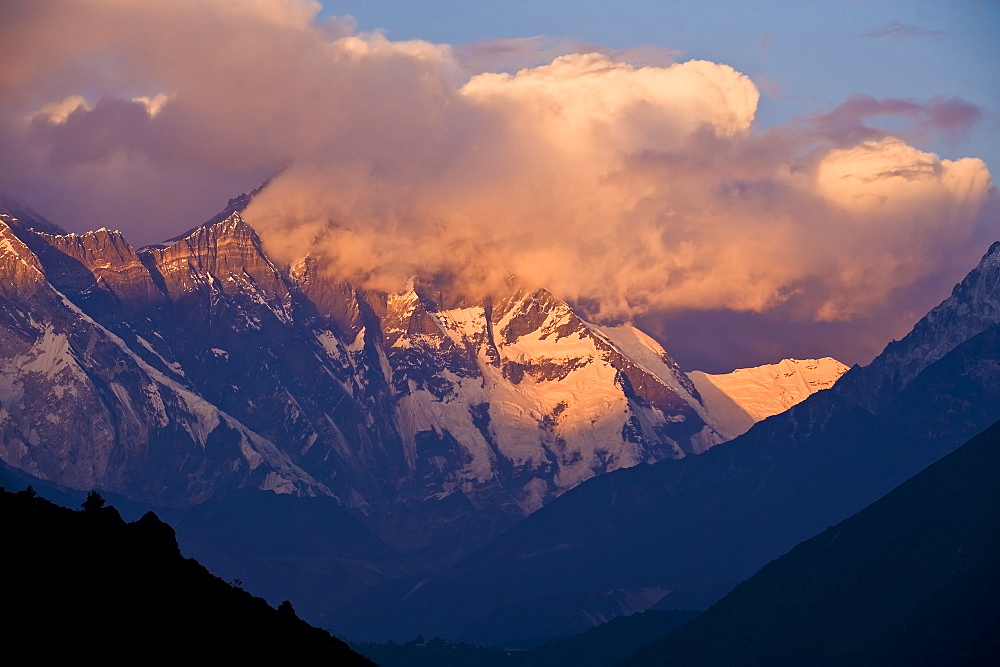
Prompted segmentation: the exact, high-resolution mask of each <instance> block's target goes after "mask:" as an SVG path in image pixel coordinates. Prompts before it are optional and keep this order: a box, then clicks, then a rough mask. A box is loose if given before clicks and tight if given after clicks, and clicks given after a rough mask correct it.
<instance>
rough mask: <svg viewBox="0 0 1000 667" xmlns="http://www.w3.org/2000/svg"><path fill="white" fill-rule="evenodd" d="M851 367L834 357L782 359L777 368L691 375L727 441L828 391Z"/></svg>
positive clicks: (773, 365)
mask: <svg viewBox="0 0 1000 667" xmlns="http://www.w3.org/2000/svg"><path fill="white" fill-rule="evenodd" d="M847 370H848V367H847V366H846V365H845V364H842V363H841V362H839V361H837V360H836V359H834V358H832V357H823V358H821V359H782V360H781V361H779V362H778V363H776V364H765V365H763V366H756V367H754V368H737V369H736V370H734V371H732V372H731V373H724V374H719V375H712V374H709V373H703V372H701V371H692V372H691V373H688V375H689V376H690V378H691V380H692V381H693V382H694V384H695V386H696V387H697V388H698V391H699V393H700V394H701V396H702V398H703V399H704V402H705V407H706V408H708V411H709V413H710V414H711V415H712V416H713V418H714V419H715V420H716V424H715V426H716V428H717V430H719V432H720V433H722V434H723V435H725V436H726V437H728V438H735V437H736V436H738V435H740V434H742V433H744V432H746V431H747V430H749V429H750V427H751V426H753V425H754V424H755V423H757V422H759V421H761V420H763V419H766V418H767V417H770V416H772V415H776V414H778V413H781V412H784V411H785V410H787V409H788V408H790V407H792V406H793V405H796V404H798V403H801V402H802V401H804V400H805V399H806V398H808V397H809V396H811V395H812V394H814V393H816V392H817V391H820V390H822V389H829V388H830V387H832V386H833V385H834V383H835V382H836V381H837V380H839V379H840V376H841V375H843V374H844V373H846V372H847Z"/></svg>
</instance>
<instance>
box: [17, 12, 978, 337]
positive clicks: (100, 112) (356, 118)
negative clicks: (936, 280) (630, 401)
mask: <svg viewBox="0 0 1000 667" xmlns="http://www.w3.org/2000/svg"><path fill="white" fill-rule="evenodd" d="M37 7H38V8H36V4H35V3H31V7H27V8H26V7H18V8H15V9H14V10H11V11H10V12H9V15H8V16H6V17H5V18H6V19H9V20H7V21H5V22H4V23H3V27H2V28H0V31H2V32H3V34H2V35H0V38H2V39H3V40H4V41H3V43H5V44H10V45H11V47H16V48H8V50H7V51H6V52H5V59H4V60H3V62H2V63H0V93H2V96H0V151H3V153H4V154H5V155H7V156H11V159H9V160H7V161H6V162H7V164H6V165H0V189H4V190H7V191H8V192H11V190H15V192H12V194H15V195H18V196H23V197H25V198H27V199H28V200H29V201H32V202H34V201H37V197H43V198H44V201H45V202H46V205H48V206H50V208H52V207H54V208H56V209H57V212H58V209H59V207H62V209H61V210H62V211H67V212H69V213H70V214H73V215H76V216H77V218H78V219H83V221H84V222H86V223H87V224H90V220H89V219H87V216H88V215H89V216H91V217H92V218H108V217H112V218H115V219H117V220H122V221H124V223H123V224H128V225H131V226H130V227H128V229H127V232H128V233H129V234H130V237H132V236H133V235H134V236H139V237H140V238H141V237H143V236H145V239H143V240H146V241H155V240H160V239H162V238H165V237H167V236H169V235H171V234H172V233H175V232H176V231H179V230H180V229H183V228H185V227H188V226H190V224H191V223H192V222H193V221H192V220H191V218H190V216H192V215H196V214H195V213H192V211H194V210H195V209H197V210H202V209H205V213H204V215H202V219H204V218H207V217H208V216H209V215H210V214H211V213H212V212H213V209H214V208H218V202H220V201H224V200H225V199H226V198H227V197H228V196H230V195H232V194H233V193H234V191H237V190H246V189H249V188H250V187H253V186H254V185H256V184H257V183H258V182H260V181H262V180H263V179H264V178H265V177H266V176H268V175H271V174H272V173H275V172H277V171H279V170H282V169H283V171H281V173H280V175H278V176H277V177H275V178H274V179H273V181H272V182H271V184H270V185H269V186H268V187H267V188H266V189H265V190H264V191H263V192H262V193H261V194H260V195H259V196H258V197H257V198H256V199H255V201H254V202H253V204H252V205H251V207H250V208H249V209H248V211H247V213H246V217H247V218H248V220H250V222H252V223H253V224H254V225H255V226H256V227H257V228H258V230H259V231H260V232H261V234H262V236H263V238H264V241H265V243H266V244H267V246H268V248H269V249H270V250H271V251H272V252H274V253H275V254H276V255H277V256H278V257H279V258H280V259H281V260H282V261H286V262H289V263H292V262H295V261H297V260H299V259H301V258H302V257H303V256H304V255H306V254H311V255H313V256H316V257H318V258H319V259H320V261H321V262H322V263H323V266H324V267H325V270H327V271H328V272H330V274H331V275H332V276H334V277H336V278H339V279H343V280H350V281H353V282H356V283H358V284H361V285H364V286H367V287H371V288H377V289H383V290H392V289H399V288H401V287H402V286H403V285H405V284H406V282H407V280H408V279H409V278H410V277H411V276H413V275H422V276H437V277H438V278H439V279H441V280H451V283H452V286H453V289H454V290H456V291H457V292H460V293H465V294H466V295H468V296H470V297H476V296H481V295H483V294H486V293H489V292H490V291H494V290H497V289H502V287H503V285H505V280H506V279H507V278H508V277H509V276H510V275H511V274H513V275H516V276H518V278H519V279H520V280H523V281H525V282H527V283H530V284H534V285H544V286H546V287H548V288H550V289H552V290H553V291H555V292H556V293H557V294H559V295H560V296H562V297H564V298H567V299H570V300H573V301H574V302H576V303H577V304H579V305H581V307H583V308H585V309H586V310H587V311H588V313H589V314H590V316H592V317H594V318H599V319H609V320H610V319H623V318H631V317H636V316H640V315H642V314H644V313H651V312H663V311H682V310H685V311H687V310H692V309H695V310H698V309H713V310H716V311H718V310H720V309H721V310H726V309H728V310H738V311H747V312H762V311H767V310H769V309H774V308H777V307H779V306H780V307H781V308H782V309H784V311H785V312H789V313H796V314H797V316H798V317H801V318H805V319H819V320H838V319H844V318H851V317H857V316H859V315H860V314H863V313H865V312H869V311H871V309H873V308H875V307H881V306H884V305H885V304H886V302H887V301H888V300H889V299H890V298H892V297H893V295H894V294H897V293H898V290H900V289H903V288H906V287H907V286H908V285H914V284H918V283H919V282H920V281H921V280H924V279H925V278H926V276H928V275H931V274H933V273H934V272H935V271H937V270H939V269H940V268H941V266H942V265H943V263H944V262H950V261H953V258H954V257H955V256H959V255H960V256H962V257H971V256H972V255H973V254H974V253H975V252H977V251H978V248H974V243H973V241H974V240H975V230H976V229H977V225H978V224H980V221H981V217H980V216H981V213H980V212H981V211H982V209H983V206H984V204H985V202H986V201H987V199H988V197H989V192H990V188H991V184H990V177H989V174H988V172H987V170H986V167H985V165H984V164H983V163H982V162H981V161H979V160H976V159H972V158H968V159H962V160H953V161H952V160H945V159H941V158H939V157H938V156H936V155H933V154H930V153H926V152H923V151H920V150H918V149H917V148H915V147H913V146H912V145H911V144H910V143H907V141H912V140H913V139H912V138H911V137H910V135H905V133H904V135H905V136H904V138H898V137H897V136H894V134H893V133H890V132H887V131H886V130H885V129H880V127H879V126H878V123H880V122H881V121H883V120H886V119H888V120H897V121H898V120H900V119H902V120H903V121H905V122H907V123H909V124H910V125H909V129H910V134H912V135H913V136H919V134H920V132H923V131H927V132H944V133H946V134H949V135H960V134H961V133H962V132H964V131H965V130H966V129H967V128H968V127H970V126H971V125H972V124H973V123H975V122H977V120H978V119H979V118H980V116H981V112H979V110H978V109H977V108H976V107H974V106H972V105H970V104H968V103H966V102H963V101H961V100H957V99H954V98H948V99H932V100H929V101H926V102H916V101H909V100H894V99H883V100H879V99H875V98H870V97H861V96H858V97H853V98H850V99H849V100H847V101H846V102H845V103H844V104H843V105H841V106H840V107H838V108H837V109H835V110H834V111H833V112H830V113H829V114H825V115H820V116H814V117H812V118H807V119H803V120H801V121H798V122H796V123H793V124H789V125H786V126H782V127H777V128H773V129H771V130H769V131H767V132H758V131H755V129H754V119H755V116H756V111H757V103H758V98H759V92H758V88H757V86H756V85H755V84H754V83H753V82H752V81H751V80H750V79H749V78H748V77H746V76H744V75H743V74H741V73H739V72H737V71H735V70H733V69H732V68H731V67H728V66H727V65H724V64H717V63H711V62H705V61H687V62H674V61H673V60H674V57H673V54H669V53H668V54H663V53H660V54H658V55H657V54H652V55H650V54H646V56H647V57H644V58H640V59H639V60H644V61H645V62H646V64H642V63H639V62H636V59H635V58H636V56H637V54H635V53H632V54H628V53H622V52H610V51H603V52H602V50H590V51H589V52H574V53H563V51H565V50H566V49H567V43H565V42H559V41H558V40H556V41H555V42H553V41H551V40H546V39H541V38H539V39H534V40H520V41H506V42H490V43H483V44H479V45H466V46H464V47H459V48H453V47H451V46H448V45H441V44H430V43H427V42H422V41H407V42H393V41H390V40H388V39H386V38H385V37H384V36H383V35H381V34H378V33H370V34H361V33H357V32H356V31H355V30H354V28H353V25H352V24H351V23H350V22H349V21H341V20H332V21H326V22H318V21H317V19H316V15H317V14H316V13H317V10H318V5H317V4H316V3H313V2H299V1H297V0H283V1H278V0H255V1H249V0H247V1H245V2H223V1H222V0H197V1H195V0H175V1H173V2H146V3H132V2H123V1H121V0H92V1H90V2H87V3H82V2H72V1H68V0H67V1H65V2H57V1H56V0H42V1H40V2H39V3H37ZM580 50H581V51H585V50H584V49H580ZM489 64H491V65H493V66H494V67H492V68H491V69H493V70H494V71H485V70H484V69H483V68H485V67H486V66H487V65H489ZM88 100H89V102H88ZM904 139H905V140H904ZM15 165H16V166H15ZM238 183H242V185H236V184H238ZM213 202H214V203H213ZM37 207H38V208H42V209H43V212H49V211H46V210H45V209H44V206H43V205H41V204H39V205H38V206H37ZM199 207H200V208H199ZM206 207H207V208H206ZM137 208H138V209H141V210H142V215H135V211H136V209H137ZM57 217H58V216H57ZM59 221H60V222H65V219H64V218H60V219H59ZM100 224H107V221H106V220H101V221H99V223H98V225H95V226H99V225H100ZM144 224H145V225H152V226H151V227H143V226H142V225H144ZM171 226H172V227H171ZM168 227H170V229H167V228H168ZM157 232H162V233H160V234H159V235H158V236H155V237H154V236H153V235H154V234H156V233H157ZM970 263H971V262H970Z"/></svg>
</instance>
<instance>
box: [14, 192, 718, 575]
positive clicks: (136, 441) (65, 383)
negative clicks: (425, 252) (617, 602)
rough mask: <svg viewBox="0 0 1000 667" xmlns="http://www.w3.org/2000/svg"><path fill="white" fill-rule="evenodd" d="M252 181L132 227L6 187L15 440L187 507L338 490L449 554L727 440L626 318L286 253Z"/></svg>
mask: <svg viewBox="0 0 1000 667" xmlns="http://www.w3.org/2000/svg"><path fill="white" fill-rule="evenodd" d="M240 204H241V202H240V201H238V200H234V202H231V206H230V207H229V209H227V211H226V212H224V214H223V215H220V216H216V217H215V218H213V219H212V220H211V221H209V222H208V223H206V224H205V225H203V226H201V227H198V228H195V229H193V230H192V231H191V232H189V233H188V234H186V235H185V236H184V237H182V238H180V239H177V240H175V241H174V242H172V243H170V244H168V245H164V246H156V247H149V248H143V249H138V250H137V249H135V248H133V247H132V246H130V245H129V244H128V243H127V241H126V240H125V239H124V238H123V237H122V235H121V233H120V232H116V231H109V230H106V229H101V230H98V231H95V232H88V233H86V234H82V235H77V234H66V233H61V231H62V230H59V229H58V228H56V227H55V226H54V225H51V223H47V222H45V221H44V220H42V219H41V218H40V217H39V216H37V215H35V214H31V215H30V216H29V215H28V214H25V213H23V211H24V210H26V209H14V208H9V207H8V208H7V209H5V210H6V211H7V213H5V214H4V215H3V217H2V218H0V275H2V277H3V282H2V284H0V290H2V291H0V296H2V299H0V332H2V338H0V436H2V441H0V458H2V459H3V460H4V461H5V462H7V463H9V464H11V465H13V466H16V467H18V468H21V469H23V470H25V471H27V472H29V473H31V474H33V475H36V476H38V477H41V478H44V479H48V480H51V481H54V482H56V483H59V484H63V485H66V486H70V487H74V488H103V489H107V490H109V491H116V492H120V493H124V494H126V495H129V496H130V497H133V498H136V499H138V500H143V501H147V502H153V503H158V504H169V505H175V506H187V505H192V504H196V503H199V502H202V501H204V500H206V499H207V498H209V497H212V496H213V495H215V494H217V493H219V492H221V491H224V490H226V489H232V488H238V487H243V486H254V487H258V488H262V489H271V490H274V491H278V492H282V493H292V494H305V495H331V496H335V497H337V498H339V499H340V500H341V501H342V502H343V503H344V504H345V505H347V506H348V507H351V508H353V509H354V510H355V511H356V512H358V513H359V514H360V515H362V516H365V517H367V519H366V520H367V521H368V522H369V524H370V525H371V526H372V528H373V529H374V530H375V531H376V532H377V533H378V534H380V535H381V536H382V537H383V538H384V539H386V540H387V541H389V542H390V543H391V544H393V546H395V547H397V548H400V549H402V550H405V551H419V550H430V552H433V553H429V555H431V556H433V557H434V558H444V559H446V560H447V559H448V558H451V557H452V556H453V555H454V554H455V553H459V552H463V551H467V550H469V549H471V548H474V547H475V546H477V545H478V544H481V543H482V542H483V540H485V539H487V538H488V537H490V536H492V535H494V534H496V533H497V532H498V531H499V530H501V529H503V528H504V527H505V526H508V525H510V524H511V523H513V522H514V521H516V520H517V519H518V518H520V517H523V516H524V515H527V514H529V513H531V512H534V511H535V510H537V509H538V508H539V507H541V506H542V505H543V504H545V503H546V502H548V501H550V500H551V499H553V498H555V497H557V496H559V495H560V494H562V493H563V492H565V491H567V490H568V489H571V488H573V487H575V486H577V485H578V484H580V483H581V482H583V481H585V480H587V479H589V478H592V477H594V476H596V475H600V474H604V473H607V472H610V471H613V470H617V469H620V468H626V467H630V466H635V465H638V464H641V463H652V462H656V461H660V460H663V459H667V458H680V457H684V456H685V455H687V454H692V453H700V452H702V451H704V450H706V449H708V448H710V447H711V446H713V445H715V444H717V443H719V442H722V441H723V440H724V439H725V437H724V436H723V435H722V434H720V432H719V430H717V429H716V428H715V426H714V421H713V417H712V416H711V415H710V414H709V412H708V411H707V410H706V407H705V405H704V404H703V402H702V397H701V396H700V395H699V392H698V390H697V389H696V387H695V385H694V384H693V383H692V382H691V380H690V379H689V378H688V377H687V376H686V375H685V374H684V373H683V372H682V371H681V370H680V368H679V367H678V366H677V364H676V363H675V362H674V361H673V360H672V359H671V358H670V356H669V355H668V354H667V353H666V352H665V351H664V350H663V348H662V347H660V346H659V345H658V344H657V343H656V342H655V341H653V340H652V339H651V338H649V337H648V336H646V335H645V334H643V333H642V332H640V331H638V330H637V329H635V328H633V327H631V326H621V327H599V326H596V325H593V324H591V323H589V322H586V321H584V320H583V319H581V318H580V317H579V316H578V315H577V314H576V313H575V312H574V311H573V310H572V308H570V307H569V306H568V305H567V304H566V303H564V302H562V301H560V300H559V299H557V298H555V297H554V296H553V295H552V294H550V293H548V292H546V291H545V290H539V289H534V288H528V287H525V286H522V285H518V284H516V283H511V285H510V287H509V290H508V291H507V293H505V294H502V295H499V296H494V297H492V298H489V299H484V300H481V301H479V302H475V303H467V302H465V301H462V300H461V299H459V298H457V297H454V296H450V295H449V294H447V293H446V291H444V290H442V289H441V288H440V287H439V286H437V285H435V284H434V283H432V282H421V281H420V280H417V281H415V283H414V284H413V285H411V286H410V287H409V288H408V289H406V290H404V291H402V292H400V293H396V294H384V293H375V292H369V291H364V290H359V289H356V288H354V287H352V286H351V285H346V284H338V283H336V282H334V281H332V280H331V279H329V278H328V277H327V275H326V274H325V273H324V271H323V270H322V267H321V266H319V264H318V263H317V262H316V261H315V260H313V259H311V258H306V259H305V260H303V261H302V262H300V263H298V264H297V265H296V266H293V267H279V266H277V265H275V264H274V263H273V262H272V261H271V260H270V259H269V258H268V256H267V254H266V252H265V251H264V248H263V246H262V244H261V241H260V239H259V238H258V237H257V235H256V233H255V232H254V230H253V229H252V228H251V227H250V226H249V225H248V224H247V223H246V222H244V221H243V220H242V219H241V217H240V215H239V213H238V210H237V209H238V208H239V207H240ZM243 205H245V202H243ZM18 216H20V217H18ZM442 545H447V546H442Z"/></svg>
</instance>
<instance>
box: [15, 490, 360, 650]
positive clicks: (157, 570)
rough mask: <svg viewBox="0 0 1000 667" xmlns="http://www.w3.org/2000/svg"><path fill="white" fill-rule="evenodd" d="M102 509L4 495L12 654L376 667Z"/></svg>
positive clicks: (152, 529) (91, 500)
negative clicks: (310, 662)
mask: <svg viewBox="0 0 1000 667" xmlns="http://www.w3.org/2000/svg"><path fill="white" fill-rule="evenodd" d="M103 504H104V501H103V499H102V498H101V497H100V496H99V495H97V494H96V493H94V494H91V496H89V497H88V499H87V502H85V503H84V509H83V510H80V511H73V510H70V509H66V508H64V507H60V506H58V505H55V504H53V503H51V502H49V501H48V500H44V499H43V498H40V497H38V496H36V495H35V494H34V491H33V490H32V489H31V487H28V489H25V490H24V491H20V492H18V493H11V492H9V491H5V490H3V489H0V522H2V523H0V525H2V530H3V545H4V546H3V549H0V571H2V572H3V577H4V579H3V601H4V607H5V614H4V616H5V617H6V621H5V622H4V635H5V636H6V637H7V645H8V647H12V646H14V645H18V644H19V645H21V646H22V647H23V648H24V649H25V650H26V651H27V652H28V654H31V653H34V654H37V655H38V656H42V655H44V656H46V657H49V656H53V655H60V654H62V655H74V656H78V657H79V656H84V655H87V654H92V655H95V656H96V655H100V656H101V658H102V659H104V660H107V659H111V660H112V661H117V660H121V659H125V658H128V659H130V660H132V659H135V660H136V661H139V660H142V661H145V659H147V658H151V657H154V656H156V657H164V656H175V657H180V656H185V657H188V658H190V657H196V656H204V655H206V654H208V655H218V656H226V657H227V658H230V657H231V658H249V657H254V658H256V659H260V658H261V657H280V658H282V659H294V658H296V657H298V658H307V657H308V658H315V659H319V660H322V662H323V663H324V664H336V665H370V664H372V663H370V662H369V661H368V660H366V659H365V658H363V657H361V656H360V655H358V654H356V653H354V652H353V651H351V650H350V648H349V647H348V646H347V645H346V644H345V643H344V642H342V641H340V640H338V639H336V638H334V637H331V636H330V634H329V633H328V632H327V631H325V630H320V629H318V628H314V627H312V626H310V625H308V624H307V623H306V622H305V621H302V620H301V619H299V618H298V617H297V616H296V614H295V611H294V610H293V609H292V607H291V605H290V604H287V603H284V604H282V605H281V606H280V607H279V608H278V609H274V608H272V607H270V606H269V605H268V604H267V603H266V602H265V601H264V600H262V599H261V598H258V597H254V596H253V595H251V594H250V593H248V592H246V591H244V590H242V589H241V588H240V584H239V582H233V583H226V582H225V581H223V580H221V579H219V578H218V577H215V576H213V575H212V574H211V573H209V572H208V570H206V569H205V568H204V567H202V565H200V564H199V563H198V562H197V561H195V560H192V559H189V558H184V557H183V556H181V553H180V550H179V549H178V547H177V541H176V539H175V537H174V531H173V529H172V528H171V527H170V526H168V525H167V524H165V523H163V522H162V521H160V519H159V518H157V516H156V515H155V514H153V513H152V512H149V513H147V514H146V515H145V516H143V517H142V518H141V519H139V520H138V521H135V522H133V523H126V522H125V521H123V520H122V518H121V515H120V514H119V513H118V511H117V510H116V509H114V508H113V507H103ZM29 638H36V639H39V638H44V640H43V641H41V642H40V643H36V644H34V645H32V643H31V642H28V639H29ZM22 642H23V643H22ZM22 655H26V654H22Z"/></svg>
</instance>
